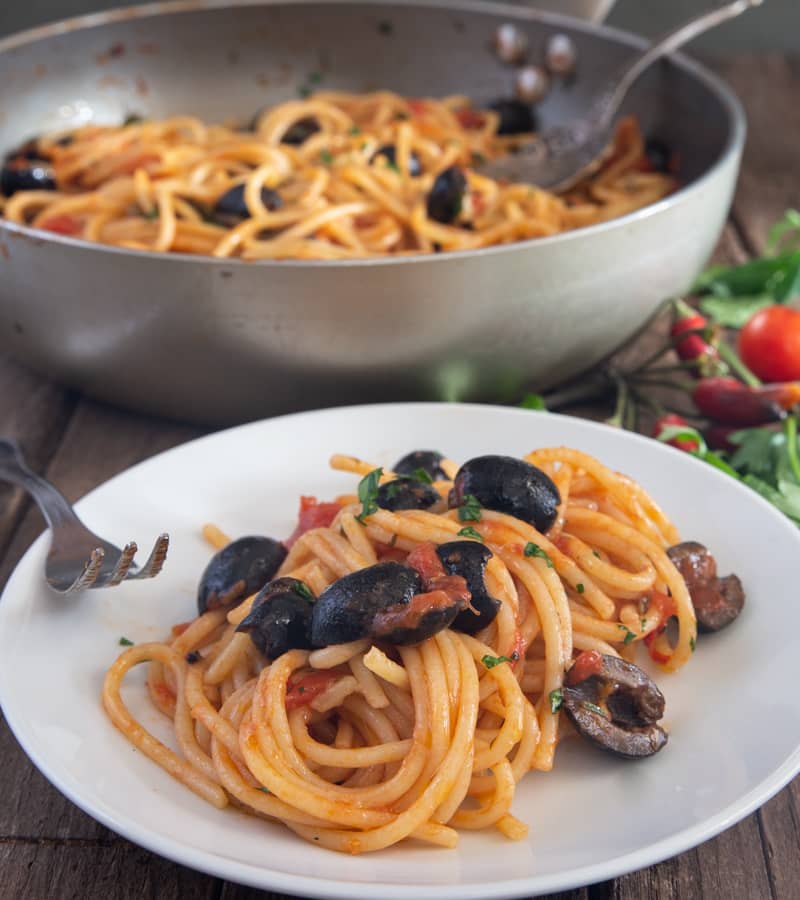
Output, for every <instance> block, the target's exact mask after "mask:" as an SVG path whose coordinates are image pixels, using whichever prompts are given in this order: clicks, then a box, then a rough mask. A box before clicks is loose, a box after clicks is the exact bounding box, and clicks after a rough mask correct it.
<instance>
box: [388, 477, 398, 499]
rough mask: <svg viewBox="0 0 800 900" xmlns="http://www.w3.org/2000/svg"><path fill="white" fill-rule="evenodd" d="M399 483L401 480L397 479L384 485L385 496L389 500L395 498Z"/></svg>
mask: <svg viewBox="0 0 800 900" xmlns="http://www.w3.org/2000/svg"><path fill="white" fill-rule="evenodd" d="M401 483H402V482H401V480H400V479H399V478H398V479H397V480H395V481H390V482H389V483H388V484H387V485H386V496H387V497H388V498H389V499H390V500H394V498H395V497H396V496H397V493H398V491H399V490H400V485H401Z"/></svg>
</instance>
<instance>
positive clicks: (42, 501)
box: [0, 438, 169, 594]
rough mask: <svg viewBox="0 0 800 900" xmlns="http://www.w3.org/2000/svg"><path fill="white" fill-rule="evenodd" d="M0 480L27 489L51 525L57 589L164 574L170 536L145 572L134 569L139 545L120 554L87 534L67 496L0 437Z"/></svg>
mask: <svg viewBox="0 0 800 900" xmlns="http://www.w3.org/2000/svg"><path fill="white" fill-rule="evenodd" d="M0 479H2V480H3V481H10V482H11V483H12V484H17V485H19V486H20V487H22V488H25V490H26V491H27V492H28V493H29V494H30V495H31V496H32V497H33V499H34V500H35V501H36V502H37V504H38V505H39V509H40V510H41V511H42V515H43V516H44V517H45V520H46V521H47V524H48V525H49V526H50V530H51V532H52V535H51V543H50V551H49V552H48V554H47V560H46V562H45V568H44V574H45V578H46V579H47V583H48V584H49V585H50V587H51V588H53V590H55V591H58V592H59V593H61V594H71V593H73V592H74V591H79V590H82V589H83V588H100V587H113V586H114V585H117V584H119V583H120V582H122V581H131V580H133V579H139V578H153V577H154V576H155V575H158V573H159V572H160V571H161V568H162V566H163V565H164V560H165V559H166V557H167V547H168V546H169V535H167V534H161V535H159V537H158V539H157V540H156V543H155V546H154V547H153V550H152V552H151V553H150V556H149V557H148V558H147V562H145V564H144V565H143V566H142V567H141V568H138V567H137V566H134V565H133V557H134V556H135V555H136V551H137V550H138V547H137V545H136V542H135V541H130V543H127V544H126V545H125V547H124V548H123V549H122V550H120V549H119V547H115V546H114V544H109V542H108V541H105V540H103V538H101V537H98V535H96V534H94V533H93V532H91V531H89V529H88V528H87V527H86V526H85V525H84V524H83V522H81V520H80V519H79V518H78V516H77V515H76V514H75V511H74V510H73V508H72V507H71V506H70V505H69V503H68V502H67V501H66V499H65V498H64V496H63V495H62V494H61V493H59V491H57V490H56V488H54V487H53V485H52V484H50V482H49V481H45V479H44V478H41V477H40V476H39V475H37V474H36V473H35V472H32V471H31V470H30V469H29V468H28V466H27V464H26V463H25V460H24V458H23V456H22V451H21V450H20V448H19V446H18V445H17V443H16V442H15V441H11V440H8V439H7V438H0Z"/></svg>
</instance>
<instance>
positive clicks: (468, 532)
mask: <svg viewBox="0 0 800 900" xmlns="http://www.w3.org/2000/svg"><path fill="white" fill-rule="evenodd" d="M457 533H458V535H459V536H460V537H468V538H475V540H476V541H482V540H483V537H482V536H481V534H480V532H478V531H476V530H475V529H474V528H473V527H472V526H471V525H467V526H466V527H465V528H462V529H461V531H459V532H457Z"/></svg>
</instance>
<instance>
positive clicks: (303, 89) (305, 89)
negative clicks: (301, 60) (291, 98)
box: [297, 84, 311, 100]
mask: <svg viewBox="0 0 800 900" xmlns="http://www.w3.org/2000/svg"><path fill="white" fill-rule="evenodd" d="M297 93H298V94H299V95H300V96H301V97H302V98H303V99H304V100H305V99H306V98H308V97H310V96H311V88H310V87H309V86H308V85H307V84H301V85H300V87H299V88H298V89H297Z"/></svg>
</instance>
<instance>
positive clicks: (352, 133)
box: [350, 125, 361, 137]
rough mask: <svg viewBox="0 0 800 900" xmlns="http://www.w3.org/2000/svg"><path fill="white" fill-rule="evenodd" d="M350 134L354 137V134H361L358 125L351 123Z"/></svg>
mask: <svg viewBox="0 0 800 900" xmlns="http://www.w3.org/2000/svg"><path fill="white" fill-rule="evenodd" d="M350 134H351V135H352V136H353V137H356V135H359V134H361V129H360V128H359V127H358V125H353V126H352V128H351V129H350Z"/></svg>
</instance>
